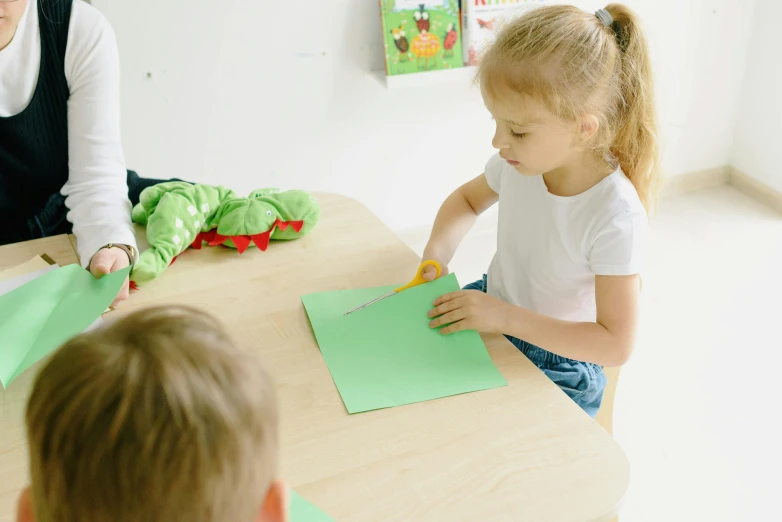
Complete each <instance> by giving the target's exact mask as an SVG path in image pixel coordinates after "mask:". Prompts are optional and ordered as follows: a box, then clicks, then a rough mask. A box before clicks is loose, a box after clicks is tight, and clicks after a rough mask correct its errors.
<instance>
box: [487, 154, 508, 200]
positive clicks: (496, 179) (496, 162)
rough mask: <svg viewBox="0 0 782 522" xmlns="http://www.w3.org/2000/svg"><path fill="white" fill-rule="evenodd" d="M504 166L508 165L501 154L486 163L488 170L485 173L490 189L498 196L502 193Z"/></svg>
mask: <svg viewBox="0 0 782 522" xmlns="http://www.w3.org/2000/svg"><path fill="white" fill-rule="evenodd" d="M504 165H506V163H505V160H503V159H502V158H501V157H500V155H499V154H495V155H494V156H492V157H491V158H489V161H488V162H486V168H485V169H484V171H483V172H484V175H485V176H486V182H487V183H488V184H489V187H491V189H492V190H493V191H494V192H496V193H497V194H499V193H500V187H501V186H502V168H503V166H504Z"/></svg>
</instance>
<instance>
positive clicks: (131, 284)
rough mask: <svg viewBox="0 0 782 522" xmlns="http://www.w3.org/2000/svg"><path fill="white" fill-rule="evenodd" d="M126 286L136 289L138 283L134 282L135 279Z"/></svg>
mask: <svg viewBox="0 0 782 522" xmlns="http://www.w3.org/2000/svg"><path fill="white" fill-rule="evenodd" d="M128 288H129V289H130V290H138V285H137V284H136V282H135V281H131V282H130V284H129V285H128Z"/></svg>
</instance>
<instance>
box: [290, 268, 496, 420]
mask: <svg viewBox="0 0 782 522" xmlns="http://www.w3.org/2000/svg"><path fill="white" fill-rule="evenodd" d="M393 288H395V286H388V287H379V288H361V289H354V290H338V291H334V292H322V293H316V294H309V295H305V296H302V302H303V303H304V307H305V309H306V310H307V314H308V316H309V319H310V323H311V324H312V329H313V331H314V332H315V337H316V339H317V341H318V345H319V346H320V351H321V353H322V354H323V358H324V359H325V360H326V365H327V366H328V368H329V371H330V372H331V377H332V378H333V379H334V383H335V384H336V385H337V389H338V390H339V393H340V395H341V396H342V400H343V402H344V403H345V407H346V408H347V410H348V412H349V413H358V412H362V411H369V410H376V409H380V408H388V407H392V406H400V405H403V404H410V403H414V402H422V401H427V400H431V399H437V398H440V397H447V396H450V395H458V394H460V393H467V392H472V391H478V390H485V389H489V388H497V387H499V386H505V385H507V382H506V381H505V378H504V377H503V376H502V374H500V372H499V370H497V367H496V366H494V363H493V362H492V361H491V358H490V357H489V354H488V352H487V351H486V347H485V346H484V344H483V341H482V340H481V337H480V335H478V333H477V332H476V331H474V330H467V331H461V332H457V333H453V334H449V335H442V334H440V333H439V330H437V329H433V328H430V327H429V317H428V315H427V313H428V312H429V310H431V308H432V303H433V302H434V300H435V299H436V298H437V297H439V296H441V295H443V294H446V293H448V292H454V291H457V290H459V283H458V282H457V281H456V276H454V275H453V274H449V275H447V276H445V277H442V278H440V279H437V280H435V281H433V282H431V283H426V284H423V285H419V286H416V287H413V288H410V289H408V290H405V291H403V292H400V293H399V294H396V295H394V296H392V297H388V298H386V299H383V300H381V301H378V302H377V303H375V304H373V305H371V306H369V307H367V308H365V309H363V310H359V311H357V312H354V313H352V314H349V315H347V316H346V315H344V313H345V312H346V311H348V310H351V309H353V308H355V307H356V306H358V305H360V304H362V303H365V302H367V301H369V300H371V299H372V298H374V297H377V296H380V295H383V294H384V293H386V292H388V291H390V290H392V289H393Z"/></svg>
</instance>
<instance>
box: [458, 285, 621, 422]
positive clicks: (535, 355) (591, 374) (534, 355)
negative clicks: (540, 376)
mask: <svg viewBox="0 0 782 522" xmlns="http://www.w3.org/2000/svg"><path fill="white" fill-rule="evenodd" d="M464 289H465V290H480V291H481V292H486V289H487V278H486V276H485V275H484V276H483V279H481V280H479V281H476V282H474V283H471V284H469V285H467V286H465V287H464ZM505 337H507V338H508V340H509V341H510V342H511V343H513V346H515V347H516V348H518V349H519V351H520V352H521V353H523V354H524V355H526V356H527V358H528V359H529V360H530V361H532V364H534V365H535V366H537V367H538V368H540V369H541V370H542V371H543V373H545V374H546V375H547V376H548V378H549V379H551V380H552V381H554V384H556V385H557V386H559V389H560V390H562V391H563V392H565V393H566V394H567V396H568V397H570V398H571V399H573V401H574V402H575V403H576V404H578V405H579V406H580V407H581V409H583V410H584V411H585V412H587V414H588V415H589V416H590V417H592V418H594V416H595V415H597V410H598V409H600V403H601V402H603V391H604V390H605V387H606V376H605V373H603V368H602V367H600V366H598V365H597V364H592V363H588V362H582V361H575V360H573V359H568V358H566V357H560V356H559V355H556V354H553V353H551V352H547V351H546V350H544V349H543V348H538V347H537V346H534V345H532V344H530V343H528V342H526V341H522V340H521V339H517V338H515V337H511V336H509V335H506V336H505Z"/></svg>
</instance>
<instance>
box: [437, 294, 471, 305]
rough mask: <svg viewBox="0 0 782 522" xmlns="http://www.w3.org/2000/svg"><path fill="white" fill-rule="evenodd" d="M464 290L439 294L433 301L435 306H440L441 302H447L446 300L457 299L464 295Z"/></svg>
mask: <svg viewBox="0 0 782 522" xmlns="http://www.w3.org/2000/svg"><path fill="white" fill-rule="evenodd" d="M464 294H465V292H464V290H459V291H457V292H451V293H449V294H445V295H441V296H440V297H438V298H437V299H435V301H434V305H435V306H440V305H441V304H443V303H447V302H448V301H453V300H454V299H457V298H459V297H462V296H464Z"/></svg>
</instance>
